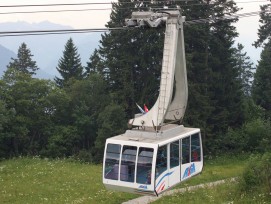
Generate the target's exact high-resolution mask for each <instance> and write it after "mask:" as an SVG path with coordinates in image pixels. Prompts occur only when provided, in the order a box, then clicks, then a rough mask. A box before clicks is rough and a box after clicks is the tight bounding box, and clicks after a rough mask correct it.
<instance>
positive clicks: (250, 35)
mask: <svg viewBox="0 0 271 204" xmlns="http://www.w3.org/2000/svg"><path fill="white" fill-rule="evenodd" d="M97 2H103V3H104V2H108V3H110V2H117V0H57V1H56V0H20V1H18V0H9V1H7V0H0V6H4V5H18V4H19V5H31V4H64V3H67V4H71V3H97ZM236 3H237V6H238V7H240V8H243V9H242V10H240V11H239V12H238V13H248V12H255V11H259V10H260V7H259V6H260V5H263V4H266V3H268V1H266V0H236ZM94 8H96V9H97V8H98V9H107V10H99V11H93V10H92V11H81V12H59V13H35V14H33V13H32V14H3V13H6V12H17V11H33V10H35V11H37V10H43V11H44V10H60V9H94ZM110 8H111V5H110V4H106V5H84V6H58V7H21V8H16V7H13V8H4V7H2V8H1V11H0V23H4V22H16V21H26V22H28V23H39V22H42V21H50V22H53V23H56V24H62V25H69V26H71V27H73V28H76V29H81V28H103V27H105V24H106V23H107V22H108V21H109V18H110V12H111V11H110V10H109V9H110ZM258 21H259V16H253V17H245V18H241V19H240V20H239V22H238V23H237V24H236V27H237V31H238V32H239V34H240V35H239V37H238V39H237V41H238V42H240V43H242V44H243V45H244V46H245V51H246V52H247V54H248V56H250V57H251V60H252V61H253V62H254V63H256V62H257V60H258V59H259V55H260V52H261V49H255V48H254V47H253V46H252V45H251V44H252V43H253V42H254V41H255V40H257V30H258V28H259V23H258Z"/></svg>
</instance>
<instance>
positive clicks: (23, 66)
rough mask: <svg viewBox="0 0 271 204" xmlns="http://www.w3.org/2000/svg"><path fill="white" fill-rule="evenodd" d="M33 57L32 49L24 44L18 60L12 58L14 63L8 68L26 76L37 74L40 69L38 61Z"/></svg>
mask: <svg viewBox="0 0 271 204" xmlns="http://www.w3.org/2000/svg"><path fill="white" fill-rule="evenodd" d="M32 57H33V55H32V54H31V51H30V49H28V48H27V45H26V44H25V43H22V44H21V46H20V47H19V49H18V53H17V58H11V60H12V61H11V62H10V63H9V65H8V66H7V68H8V69H9V68H14V69H16V70H18V71H21V72H23V73H25V74H30V75H33V74H36V71H37V70H38V69H39V68H38V67H37V65H36V61H33V60H32Z"/></svg>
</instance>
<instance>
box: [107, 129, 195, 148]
mask: <svg viewBox="0 0 271 204" xmlns="http://www.w3.org/2000/svg"><path fill="white" fill-rule="evenodd" d="M197 132H199V129H198V128H187V127H184V126H183V125H173V124H170V125H166V126H163V127H162V128H161V130H160V131H159V132H156V131H155V130H154V128H145V129H132V130H127V131H126V132H125V133H124V134H121V135H117V136H114V137H111V138H109V140H110V141H115V142H118V141H119V142H121V141H124V142H133V143H134V142H139V143H148V144H159V145H163V144H166V143H169V142H171V141H174V140H176V139H180V138H183V137H186V136H188V135H191V134H194V133H197Z"/></svg>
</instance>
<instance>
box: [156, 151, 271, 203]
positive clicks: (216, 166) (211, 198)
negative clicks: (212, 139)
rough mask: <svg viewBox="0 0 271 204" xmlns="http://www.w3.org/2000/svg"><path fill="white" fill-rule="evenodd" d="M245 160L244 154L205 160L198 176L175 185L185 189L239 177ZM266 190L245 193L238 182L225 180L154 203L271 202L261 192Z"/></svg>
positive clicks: (270, 198)
mask: <svg viewBox="0 0 271 204" xmlns="http://www.w3.org/2000/svg"><path fill="white" fill-rule="evenodd" d="M247 161H248V156H247V155H239V156H237V157H236V156H222V157H217V158H214V159H210V160H207V161H206V163H205V166H204V170H203V172H202V174H201V175H199V176H197V177H194V178H191V179H190V180H188V181H187V182H184V183H181V184H179V185H178V186H177V187H176V188H184V187H188V186H193V185H197V184H201V183H207V182H212V181H217V180H221V179H227V178H232V177H239V176H241V175H242V173H243V170H244V168H245V166H246V163H247ZM263 192H266V191H263V190H259V189H258V190H256V191H251V192H249V193H246V192H244V191H242V190H241V188H240V185H239V184H238V182H226V183H225V184H221V185H218V186H215V187H207V186H206V187H205V188H201V189H197V190H193V191H190V192H188V191H186V192H184V193H176V194H174V195H171V196H165V197H162V198H161V199H159V200H157V201H156V202H154V203H155V204H160V203H167V204H168V203H174V204H175V203H186V204H189V203H191V204H197V203H198V204H202V203H203V204H205V203H223V204H233V203H238V204H239V203H240V204H250V203H251V204H254V203H259V204H260V203H261V204H265V203H266V204H267V203H271V195H268V194H266V193H263Z"/></svg>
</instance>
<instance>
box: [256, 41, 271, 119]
mask: <svg viewBox="0 0 271 204" xmlns="http://www.w3.org/2000/svg"><path fill="white" fill-rule="evenodd" d="M270 61H271V40H270V41H269V42H268V43H267V44H266V45H265V47H264V49H263V51H262V53H261V58H260V61H259V64H258V66H257V69H256V73H255V75H254V81H253V86H252V96H253V99H254V101H255V103H256V104H257V105H259V106H261V107H263V108H264V109H265V110H266V116H267V118H269V119H270V118H271V77H270V76H271V64H270Z"/></svg>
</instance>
